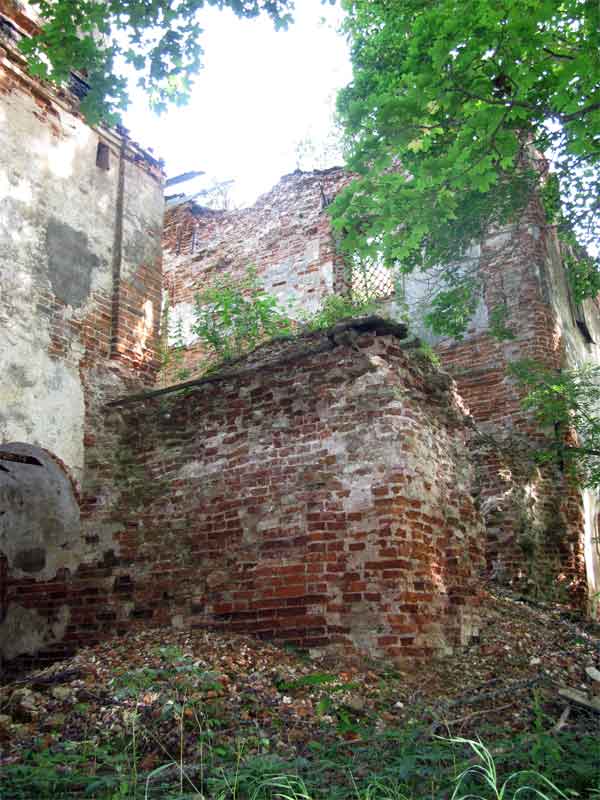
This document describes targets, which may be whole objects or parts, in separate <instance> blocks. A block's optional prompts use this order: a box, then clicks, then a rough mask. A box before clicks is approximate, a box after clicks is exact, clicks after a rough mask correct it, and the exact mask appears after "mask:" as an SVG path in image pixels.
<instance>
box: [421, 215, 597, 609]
mask: <svg viewBox="0 0 600 800" xmlns="http://www.w3.org/2000/svg"><path fill="white" fill-rule="evenodd" d="M479 269H480V276H481V278H482V281H483V284H484V298H483V311H484V314H483V317H484V321H483V324H481V322H480V324H479V326H478V327H477V329H473V330H472V331H471V332H470V333H469V334H468V335H467V336H466V337H465V339H464V340H463V341H462V342H454V341H444V342H440V343H438V344H437V351H438V353H439V354H440V356H441V358H442V363H443V365H444V367H445V368H446V369H447V370H448V371H449V373H450V374H451V375H452V376H453V377H454V379H455V380H456V381H457V385H458V389H459V392H460V394H461V396H462V397H463V398H464V399H465V402H466V403H467V406H468V407H469V409H470V411H471V413H472V414H473V417H474V418H475V420H476V421H477V423H478V428H479V434H480V435H478V436H477V437H475V438H474V440H473V442H472V447H473V452H474V457H475V459H476V462H477V466H478V473H479V480H480V485H481V492H482V508H483V511H484V513H485V518H486V528H487V532H488V553H487V555H488V565H489V568H490V570H491V573H492V574H494V575H495V576H496V577H498V578H501V579H502V578H504V579H508V580H513V581H514V580H517V581H518V582H519V583H520V585H521V586H529V588H530V589H531V590H533V591H534V592H536V593H540V594H542V595H554V596H559V597H561V596H562V597H563V598H565V599H566V598H567V597H568V596H569V595H571V597H573V596H575V597H579V598H581V599H583V598H584V597H585V594H586V583H587V584H588V586H587V588H588V590H590V591H591V590H593V586H594V584H595V581H597V579H598V575H597V574H596V573H597V570H596V567H595V566H594V556H593V552H592V551H591V550H590V544H591V541H590V540H591V538H592V536H593V533H592V532H591V529H590V522H591V520H590V519H589V513H587V512H586V508H585V507H586V501H585V499H584V497H583V496H582V493H581V492H580V491H578V490H577V489H575V488H574V487H573V486H572V485H571V484H570V483H569V481H568V480H567V478H566V476H565V475H564V474H563V473H562V472H561V471H560V469H558V468H557V467H553V466H546V467H540V466H539V465H538V464H536V462H535V460H534V459H533V458H532V455H531V453H532V450H533V449H534V448H535V446H536V443H537V442H539V441H540V438H541V436H542V432H541V431H540V430H539V428H538V427H537V426H536V424H535V422H534V421H533V420H532V418H531V415H530V414H529V413H527V412H525V411H524V410H523V408H522V407H521V399H522V396H523V395H522V392H521V391H520V390H519V388H518V386H517V384H516V381H515V379H514V378H512V377H511V376H510V375H509V373H508V366H509V364H510V363H511V362H514V361H516V360H519V359H523V358H530V359H534V360H537V361H539V362H541V363H544V364H546V365H548V366H551V367H554V368H558V367H567V368H569V367H572V366H575V365H578V364H581V363H582V362H583V361H592V362H594V363H600V350H599V349H598V346H597V345H596V344H594V343H593V342H588V341H587V340H586V337H585V336H584V335H583V334H582V331H581V330H580V329H579V327H578V326H577V324H576V320H575V308H574V304H573V301H572V298H571V295H570V291H569V288H568V284H567V280H566V273H565V269H564V264H563V259H562V258H561V257H560V254H559V251H558V246H557V242H556V238H555V234H554V232H553V230H552V229H548V227H547V226H546V224H545V220H544V217H543V212H542V209H541V208H540V207H539V206H537V205H536V204H532V206H531V208H530V209H529V210H528V211H527V213H526V214H525V215H524V217H523V218H522V219H521V220H520V221H519V223H518V224H517V225H515V226H514V227H513V228H512V229H510V230H508V231H504V232H502V233H498V234H497V235H496V236H493V237H490V238H489V239H488V240H487V241H485V242H484V243H483V245H482V248H481V257H480V265H479ZM501 305H505V306H506V308H507V311H508V318H507V326H508V327H509V328H510V329H511V330H512V331H513V334H514V339H512V340H509V341H505V342H499V341H497V340H495V339H494V338H492V337H491V336H490V335H489V333H488V324H487V318H488V316H489V313H490V311H491V310H492V309H493V308H494V307H497V306H501ZM584 305H585V315H586V318H587V320H588V323H589V325H590V327H591V329H592V335H593V338H594V339H595V341H597V342H600V338H598V335H600V315H599V314H598V308H597V305H596V302H595V301H586V303H585V304H584ZM489 437H491V438H489ZM586 549H587V550H588V552H587V555H586V552H585V551H586ZM586 567H587V575H586Z"/></svg>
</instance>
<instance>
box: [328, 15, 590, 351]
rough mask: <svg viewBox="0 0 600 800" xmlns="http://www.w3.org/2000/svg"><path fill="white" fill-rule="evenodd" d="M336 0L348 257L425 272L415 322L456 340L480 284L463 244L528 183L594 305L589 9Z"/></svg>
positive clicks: (513, 204)
mask: <svg viewBox="0 0 600 800" xmlns="http://www.w3.org/2000/svg"><path fill="white" fill-rule="evenodd" d="M343 5H344V8H345V9H346V11H347V18H346V22H345V25H344V28H345V32H346V34H347V35H348V37H349V40H350V44H351V59H352V64H353V80H352V82H351V83H350V84H349V85H348V86H347V87H346V88H345V89H343V90H342V91H341V92H340V94H339V97H338V110H339V112H340V118H341V122H342V125H343V128H344V131H345V138H346V148H347V162H348V166H349V168H350V169H351V170H352V171H353V172H355V173H356V174H357V175H358V179H357V180H356V181H354V182H353V183H351V184H350V185H349V186H348V187H347V188H346V189H345V190H344V191H343V192H342V193H341V194H340V195H338V197H337V198H336V199H335V201H334V203H333V204H332V206H331V207H330V210H331V212H332V215H333V222H334V225H335V226H336V228H337V229H338V231H339V232H340V233H341V234H343V247H344V249H345V251H346V253H347V254H348V255H349V257H352V256H354V255H356V254H358V255H359V256H361V257H363V258H364V257H374V256H375V255H379V257H380V258H382V260H383V261H384V263H385V264H387V265H388V266H390V267H391V268H399V269H401V270H402V271H404V272H406V273H411V272H415V273H420V274H421V273H426V274H428V275H431V276H432V278H433V279H434V280H435V282H436V284H437V287H436V289H437V296H435V299H434V302H433V305H432V308H431V311H430V313H429V315H428V321H429V323H430V324H431V325H432V327H433V328H434V330H436V331H437V332H439V333H444V334H448V335H450V336H457V335H460V333H461V332H463V331H464V330H465V329H466V326H467V324H468V322H469V320H470V318H471V316H472V311H473V307H474V304H475V303H476V298H477V296H478V295H479V293H480V292H481V291H482V288H484V287H482V276H481V274H480V273H479V272H478V269H477V264H476V263H475V260H474V259H472V258H470V257H469V253H470V250H471V248H472V245H473V243H477V242H481V241H482V240H483V239H484V238H485V237H486V235H487V234H488V233H489V232H490V231H492V230H498V228H499V227H502V226H504V225H508V224H514V223H517V222H518V221H519V219H520V218H521V217H522V215H523V212H524V210H525V209H526V208H527V207H528V206H529V205H530V203H531V202H532V201H534V200H535V198H536V197H538V196H539V193H540V190H541V194H542V201H543V204H544V206H545V208H546V211H547V216H548V224H550V225H553V226H555V227H556V229H557V230H558V232H559V234H560V235H561V236H563V237H564V238H565V240H566V241H567V242H571V243H572V242H573V241H575V240H576V241H577V242H578V243H579V245H580V248H579V255H578V264H577V265H574V266H573V267H572V268H571V275H572V278H573V280H574V283H575V284H576V287H577V288H576V290H575V293H576V296H577V297H578V299H581V298H583V297H592V296H594V295H595V294H596V293H597V291H598V280H599V279H598V275H599V271H600V262H599V256H600V254H599V252H598V250H597V246H598V241H600V215H599V214H598V203H597V198H598V195H599V192H600V149H599V147H598V141H599V137H600V94H599V88H598V87H599V86H600V55H599V54H600V6H599V5H598V3H596V2H580V0H567V1H566V2H563V0H547V1H546V2H539V0H503V2H497V1H496V0H433V1H432V2H428V3H424V2H422V0H394V2H389V0H344V2H343ZM544 158H547V159H548V161H549V162H550V164H551V170H552V174H551V176H550V177H548V176H547V175H546V170H547V164H546V163H545V162H544ZM582 248H588V249H587V252H586V251H585V250H583V249H582ZM594 248H595V249H594ZM499 269H501V267H499ZM582 273H584V274H582Z"/></svg>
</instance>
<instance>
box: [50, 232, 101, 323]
mask: <svg viewBox="0 0 600 800" xmlns="http://www.w3.org/2000/svg"><path fill="white" fill-rule="evenodd" d="M46 251H47V254H48V277H49V278H50V283H51V284H52V289H53V291H54V294H55V295H56V296H57V297H58V298H59V299H60V300H62V301H63V302H64V303H67V304H68V305H70V306H73V307H74V308H79V307H80V306H82V305H83V304H84V303H85V301H86V300H87V298H88V297H89V294H90V289H91V284H92V272H93V270H95V269H97V268H98V267H99V266H100V259H99V258H98V256H97V255H96V254H95V253H93V252H92V251H91V250H90V246H89V242H88V237H87V235H86V234H85V233H83V232H82V231H79V230H76V229H75V228H72V227H71V226H70V225H67V224H66V223H64V222H61V221H60V220H58V219H55V218H54V217H51V218H50V219H49V220H48V227H47V229H46Z"/></svg>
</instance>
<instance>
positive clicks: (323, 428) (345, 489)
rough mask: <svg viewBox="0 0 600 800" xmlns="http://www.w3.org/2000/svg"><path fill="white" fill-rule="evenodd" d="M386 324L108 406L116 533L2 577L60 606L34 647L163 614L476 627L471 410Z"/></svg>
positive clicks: (416, 632)
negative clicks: (54, 563) (93, 546)
mask: <svg viewBox="0 0 600 800" xmlns="http://www.w3.org/2000/svg"><path fill="white" fill-rule="evenodd" d="M376 334H377V331H376V330H371V331H365V332H363V333H361V334H360V335H358V336H352V337H350V338H351V339H352V340H353V343H352V344H344V343H343V341H345V339H344V337H340V339H341V340H336V338H335V337H333V338H331V337H329V336H327V335H323V334H318V335H316V334H315V335H312V336H309V337H306V338H303V339H300V340H297V341H293V342H287V343H284V344H280V345H273V346H271V347H270V348H269V347H267V348H262V349H261V350H259V351H258V352H257V353H256V354H255V355H254V356H253V357H252V358H251V359H248V360H246V361H244V362H241V363H240V364H238V365H237V367H235V368H231V370H230V372H229V373H224V374H222V375H217V376H215V377H214V378H210V379H204V380H203V381H201V382H197V383H196V384H195V385H191V386H188V387H187V388H183V389H179V390H176V391H167V393H164V394H160V395H153V396H150V397H147V398H145V399H144V398H141V399H137V400H127V399H126V400H125V401H124V402H122V403H120V402H118V403H116V404H113V405H112V406H111V407H110V408H108V409H107V410H106V413H105V415H104V419H103V421H100V420H99V421H98V425H97V428H96V430H97V436H96V441H95V443H94V445H93V446H92V447H90V450H89V471H88V479H87V480H86V485H85V487H84V520H83V525H84V531H85V534H86V536H87V537H88V539H90V540H93V538H94V537H95V536H98V531H99V530H107V529H110V530H111V531H112V538H113V540H114V542H115V547H114V550H113V551H112V552H111V553H110V554H107V555H105V556H104V557H103V558H98V559H97V560H96V561H95V562H93V563H88V564H87V565H81V566H80V567H79V568H78V569H77V570H76V571H74V572H73V573H72V574H70V575H69V576H68V577H67V578H66V577H65V576H64V575H63V576H57V577H56V578H53V579H50V580H46V581H36V580H35V578H33V577H30V578H29V579H26V578H22V579H20V580H12V581H9V585H8V601H9V603H10V602H12V601H15V600H18V602H19V603H21V604H24V605H26V606H28V607H32V608H36V609H38V613H40V614H45V615H47V616H48V618H52V619H54V618H56V617H57V616H59V615H62V617H61V618H63V619H64V620H65V622H66V624H65V626H64V629H63V630H62V632H61V636H60V637H58V638H57V641H54V642H50V643H49V644H48V646H47V648H46V650H45V652H43V653H42V654H41V655H42V656H44V655H45V656H46V657H48V658H50V657H56V656H57V655H59V654H61V653H64V652H68V651H69V649H72V648H75V647H78V646H81V645H82V644H85V643H88V642H92V641H95V640H98V639H101V638H103V637H106V636H110V635H114V634H115V633H116V634H119V635H126V634H127V631H129V630H132V629H134V628H138V627H145V626H152V625H173V626H175V627H187V626H192V627H201V628H211V629H217V630H230V631H243V632H251V633H253V634H256V635H258V636H260V637H264V638H270V639H275V640H277V641H281V642H287V643H290V644H294V645H297V646H300V647H304V648H310V649H313V650H315V651H321V650H328V651H331V650H333V651H347V652H351V653H357V652H358V653H362V654H367V655H369V656H371V657H376V656H386V657H392V658H397V659H406V658H409V659H410V658H415V657H416V658H419V657H426V656H430V655H432V654H434V653H436V654H440V653H443V652H447V651H448V650H449V649H452V648H454V647H457V646H460V645H463V644H466V643H467V642H468V641H469V639H470V637H471V636H472V635H473V634H475V633H476V631H477V602H478V599H479V598H478V579H477V573H478V571H479V568H480V565H481V563H482V543H483V535H482V533H483V532H482V526H481V521H480V516H479V513H478V511H477V507H476V503H475V500H474V498H473V496H472V493H471V490H472V479H473V475H472V470H471V466H470V464H469V462H468V459H467V456H466V450H465V446H464V439H465V423H464V416H463V413H462V411H461V410H460V408H459V406H458V404H457V402H456V399H455V396H454V394H453V390H452V385H451V384H450V382H449V381H448V379H447V377H445V376H443V375H441V374H440V373H439V372H438V371H437V370H436V369H434V368H432V367H431V365H429V364H428V362H426V361H424V360H423V359H421V358H420V357H419V356H418V355H416V354H414V353H412V352H411V351H405V350H403V349H402V347H401V341H400V340H399V339H397V338H396V337H395V336H393V335H390V334H385V335H376ZM42 598H43V599H42Z"/></svg>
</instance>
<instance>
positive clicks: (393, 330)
mask: <svg viewBox="0 0 600 800" xmlns="http://www.w3.org/2000/svg"><path fill="white" fill-rule="evenodd" d="M363 334H372V335H374V336H393V337H394V338H396V339H399V340H406V339H408V336H409V333H408V326H407V325H405V324H404V323H403V322H394V321H393V320H390V319H384V318H383V317H378V316H367V317H356V318H354V319H348V320H343V321H342V322H338V323H337V324H336V325H333V326H332V327H330V328H324V329H322V330H318V331H308V332H304V333H299V334H296V335H292V336H280V337H277V338H275V339H271V340H269V341H268V342H265V343H264V344H261V345H259V346H258V347H257V348H255V349H254V350H252V351H251V352H250V353H247V354H246V355H244V356H242V357H240V358H237V359H235V360H232V361H228V362H226V363H224V364H223V365H222V367H221V368H220V369H219V370H218V371H215V372H211V373H210V374H208V375H204V376H202V377H201V378H194V379H193V380H189V381H184V382H182V383H176V384H173V385H172V386H166V387H164V388H162V389H154V390H151V391H149V392H141V393H139V394H133V395H128V396H127V397H120V398H118V399H117V400H112V401H111V402H110V403H107V407H114V406H124V405H128V404H130V403H137V402H141V401H143V400H148V399H149V398H151V397H159V396H160V395H166V394H174V393H176V392H180V391H182V390H184V389H193V388H194V387H196V386H202V385H204V384H207V383H219V382H220V381H224V380H226V379H228V378H231V377H232V376H244V375H248V374H250V373H253V372H257V371H259V370H261V369H266V368H271V367H274V366H277V365H279V364H289V363H291V362H293V361H297V360H298V359H300V358H304V357H305V356H309V355H315V354H317V353H325V352H328V351H330V350H333V349H335V348H336V347H341V346H348V345H353V344H354V342H355V340H356V338H357V337H359V336H361V335H363ZM410 343H411V344H413V343H414V344H415V345H417V344H418V340H416V339H415V340H411V341H410Z"/></svg>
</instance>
